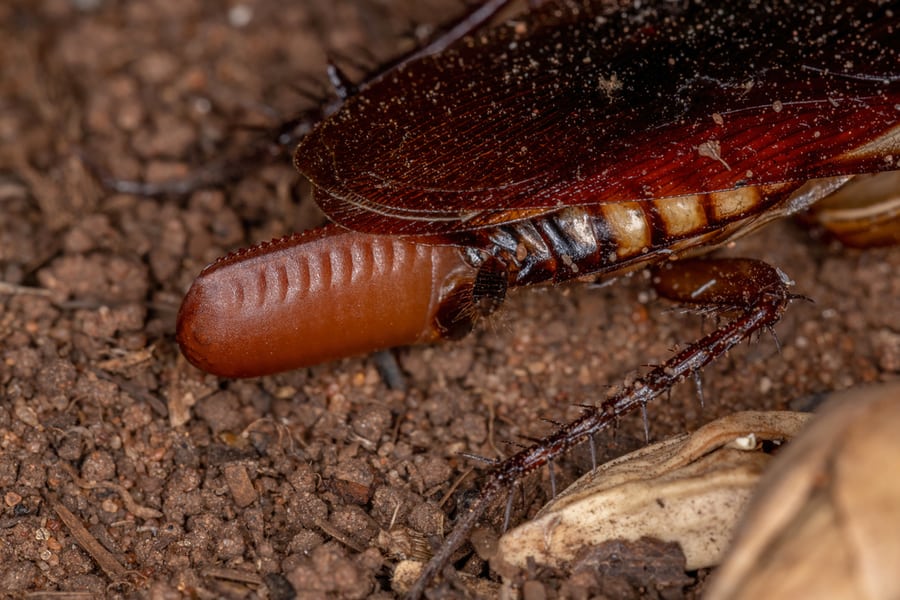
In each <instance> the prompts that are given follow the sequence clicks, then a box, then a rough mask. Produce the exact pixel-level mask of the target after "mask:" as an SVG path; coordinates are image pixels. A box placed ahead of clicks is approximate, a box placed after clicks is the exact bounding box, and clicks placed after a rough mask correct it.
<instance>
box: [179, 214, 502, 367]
mask: <svg viewBox="0 0 900 600" xmlns="http://www.w3.org/2000/svg"><path fill="white" fill-rule="evenodd" d="M485 274H488V275H489V274H490V270H489V269H486V268H485V264H484V261H483V260H482V258H481V257H480V256H479V255H478V254H477V253H474V252H473V251H468V250H465V249H460V248H458V247H455V246H446V245H431V244H422V243H415V241H413V240H410V239H407V238H400V237H397V236H373V235H365V234H359V233H354V232H350V231H346V230H343V229H340V228H338V227H326V228H323V229H319V230H316V231H313V232H307V233H304V234H297V235H292V236H288V237H285V238H282V239H280V240H276V241H273V242H269V243H265V244H260V245H258V246H254V247H253V248H250V249H248V250H241V251H238V252H234V253H232V254H229V255H228V256H226V257H224V258H222V259H219V260H218V261H216V262H215V263H213V264H212V265H210V266H209V267H207V268H206V269H205V270H204V271H203V272H202V273H201V274H200V276H199V277H198V278H197V279H196V281H194V284H193V285H192V286H191V289H190V290H189V291H188V294H187V296H186V297H185V299H184V302H183V303H182V306H181V310H180V311H179V314H178V325H177V334H176V335H177V339H178V344H179V345H180V346H181V350H182V352H183V353H184V355H185V356H186V357H187V358H188V360H189V361H190V362H191V363H192V364H194V365H195V366H197V367H199V368H200V369H203V370H204V371H207V372H209V373H213V374H216V375H219V376H222V377H254V376H258V375H266V374H270V373H275V372H278V371H285V370H289V369H296V368H298V367H301V366H308V365H311V364H316V363H321V362H325V361H328V360H334V359H337V358H342V357H345V356H351V355H354V354H364V353H368V352H372V351H375V350H379V349H383V348H390V347H393V346H399V345H406V344H413V343H421V342H429V341H434V340H437V339H447V338H457V337H461V336H462V335H465V334H466V333H468V331H469V330H470V329H471V327H472V325H473V323H474V321H475V319H476V318H477V317H478V316H479V313H480V312H484V311H485V310H486V309H485V306H484V303H483V302H479V295H481V292H480V291H479V290H480V289H482V287H483V285H482V283H481V281H482V280H483V278H484V275H485ZM492 279H494V280H497V281H501V280H502V278H496V277H493V278H492ZM490 289H491V292H490V296H491V297H492V298H493V297H494V296H497V295H500V296H502V293H503V289H502V282H501V287H500V288H499V290H500V291H499V292H498V291H497V290H498V288H497V287H496V286H493V287H491V288H490ZM493 304H494V303H493V302H490V303H489V304H488V308H490V307H492V306H493Z"/></svg>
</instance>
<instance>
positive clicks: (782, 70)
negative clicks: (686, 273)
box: [295, 0, 900, 234]
mask: <svg viewBox="0 0 900 600" xmlns="http://www.w3.org/2000/svg"><path fill="white" fill-rule="evenodd" d="M611 4H614V3H610V2H608V0H603V1H600V0H595V1H592V2H588V1H586V0H585V1H583V2H581V3H572V2H562V1H560V2H550V3H548V4H545V5H544V6H543V7H542V8H540V9H535V10H534V11H532V12H531V13H529V14H527V15H525V16H523V17H522V18H521V19H519V20H514V21H510V22H509V23H507V24H505V25H502V26H499V27H497V28H494V29H492V30H488V31H485V32H484V33H482V34H478V35H475V36H473V37H470V38H465V39H463V40H461V41H460V42H459V43H457V44H456V45H454V46H453V47H451V48H450V49H448V50H446V51H444V52H442V53H440V54H437V55H433V56H429V57H425V58H422V59H420V60H418V61H415V62H412V63H410V64H408V65H406V66H405V67H403V68H400V69H398V70H395V71H392V72H390V73H389V74H388V75H387V76H385V77H384V78H383V79H381V80H380V81H377V82H374V83H373V84H372V85H370V86H368V87H367V88H366V89H365V90H364V91H363V92H362V93H360V94H359V95H358V96H355V97H353V98H351V99H350V100H349V101H348V102H346V104H345V105H344V107H343V108H342V110H340V111H339V112H338V113H337V114H335V115H334V116H333V117H332V118H330V119H329V120H327V121H325V122H323V123H322V124H321V125H320V126H319V127H318V128H317V129H315V130H314V131H313V132H312V133H311V134H310V135H309V136H307V138H306V139H305V140H303V142H301V144H300V145H299V147H298V148H297V152H296V155H295V162H296V165H297V167H298V168H299V170H300V171H301V172H302V173H304V174H305V175H307V176H308V177H309V178H310V179H311V181H312V182H313V184H314V185H315V186H316V188H317V200H318V202H319V203H320V204H321V206H322V207H323V209H324V210H325V212H326V213H327V214H328V215H329V216H330V217H331V218H332V219H334V220H335V221H337V222H338V223H341V224H342V225H344V226H347V227H350V228H352V229H356V230H360V231H369V232H377V233H397V234H425V233H447V232H453V231H462V230H469V229H474V228H478V227H484V226H488V225H492V224H496V223H501V222H507V221H511V220H516V219H522V218H527V217H532V216H535V215H538V214H541V213H546V212H548V211H551V210H555V209H557V208H559V207H561V206H566V205H587V204H596V203H609V202H624V201H641V200H648V199H660V198H666V197H671V196H680V195H685V194H696V193H704V192H713V191H721V190H727V189H734V188H736V187H741V186H747V185H759V184H769V183H779V182H785V181H805V180H808V179H812V178H816V177H825V176H832V175H841V174H856V173H864V172H876V171H885V170H894V169H897V168H898V161H900V158H898V157H900V46H898V44H897V40H898V39H900V3H898V2H875V1H867V0H854V1H844V2H841V1H840V0H829V1H827V2H820V1H815V2H812V1H807V0H803V1H800V2H791V3H786V2H781V1H780V0H766V1H762V2H760V1H758V0H741V1H735V2H729V3H718V2H694V1H687V2H663V1H656V2H643V3H633V4H636V5H638V6H639V7H638V8H634V7H632V3H627V4H628V6H629V8H621V9H610V5H611Z"/></svg>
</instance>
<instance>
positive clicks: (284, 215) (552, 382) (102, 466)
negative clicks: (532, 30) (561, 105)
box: [0, 0, 900, 598]
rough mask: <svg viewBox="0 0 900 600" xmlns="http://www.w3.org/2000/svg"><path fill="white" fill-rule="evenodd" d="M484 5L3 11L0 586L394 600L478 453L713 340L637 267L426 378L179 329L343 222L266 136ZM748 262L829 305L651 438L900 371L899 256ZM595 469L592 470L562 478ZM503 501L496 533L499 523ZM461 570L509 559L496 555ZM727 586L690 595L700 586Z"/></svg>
mask: <svg viewBox="0 0 900 600" xmlns="http://www.w3.org/2000/svg"><path fill="white" fill-rule="evenodd" d="M459 9H460V5H459V4H458V3H455V2H452V1H440V2H439V1H436V0H434V1H432V2H417V3H412V2H409V3H407V2H395V3H386V2H380V1H378V0H366V1H364V2H353V1H349V0H328V1H326V0H305V1H295V2H276V1H274V0H256V1H252V2H245V3H239V2H228V3H223V2H215V1H212V0H148V1H146V2H113V1H111V0H106V1H105V0H93V1H91V0H41V1H38V2H34V1H31V0H10V1H7V2H4V3H2V5H0V36H2V39H3V40H4V42H3V45H2V48H0V73H2V77H0V399H2V402H0V444H2V452H0V490H2V494H3V504H2V512H0V565H2V566H0V596H9V597H15V598H43V597H66V598H102V597H109V598H119V597H147V598H178V597H192V598H255V597H259V598H293V597H298V598H319V597H335V598H366V597H374V598H390V597H394V596H395V595H396V594H395V592H394V591H393V590H392V588H391V573H392V567H393V566H394V565H395V564H396V562H397V561H398V560H399V559H400V558H402V557H404V556H408V555H413V556H415V555H417V554H416V553H417V552H420V551H421V550H416V548H419V549H421V548H427V547H428V542H427V539H428V538H429V537H430V536H434V535H436V534H439V533H441V532H442V531H443V530H446V528H447V527H448V526H449V525H450V523H451V522H452V519H453V517H454V515H455V512H456V510H457V506H458V505H459V503H461V502H464V501H465V499H466V498H468V497H470V495H471V493H472V490H473V489H474V490H477V488H478V486H479V484H480V483H481V481H482V479H481V475H480V473H482V468H483V467H482V466H481V465H479V464H478V463H475V462H473V461H471V460H470V459H468V458H465V457H463V456H461V455H460V453H461V452H467V453H471V454H476V455H480V456H484V457H487V458H490V459H494V458H499V457H502V456H506V455H509V454H510V453H511V452H512V451H513V450H514V449H515V448H516V446H511V445H509V444H508V443H507V441H512V442H520V441H522V439H523V437H524V436H540V435H544V434H546V433H548V432H549V431H550V430H551V428H552V425H550V424H548V423H547V422H545V421H544V420H543V419H549V420H551V421H566V420H569V419H571V418H573V417H575V416H577V415H578V414H579V410H580V409H579V408H578V406H577V405H578V404H584V403H594V402H597V401H599V400H602V399H603V398H604V397H606V394H607V392H608V386H610V385H615V384H617V383H620V382H622V381H624V380H626V379H627V378H629V377H633V376H634V374H635V373H636V372H638V371H639V370H640V369H641V368H642V365H646V364H650V363H656V362H660V361H662V360H664V359H665V358H667V357H668V356H669V355H670V352H671V350H672V349H673V348H675V347H678V346H683V345H684V344H686V343H688V342H690V341H691V340H693V339H696V338H697V337H698V336H699V335H700V334H701V331H702V329H703V326H704V324H703V323H702V321H701V319H699V318H698V317H696V316H691V315H684V314H681V313H680V312H678V311H673V310H672V306H671V305H669V304H667V303H665V302H663V301H660V300H657V299H656V298H655V297H654V296H653V294H652V292H650V288H649V286H648V284H647V277H646V275H644V274H641V273H639V274H636V275H634V276H632V277H627V278H623V279H622V280H620V281H618V282H616V283H615V285H610V286H605V287H600V288H598V287H588V286H569V287H565V288H559V289H555V288H544V289H538V290H529V291H524V292H521V293H517V294H513V296H512V297H511V298H510V299H509V301H508V302H507V303H506V306H505V308H504V310H503V311H502V312H501V313H500V314H498V315H497V316H495V317H493V318H491V319H490V320H489V322H488V323H487V324H486V325H485V326H483V327H481V328H479V330H478V331H476V332H475V333H474V334H473V335H471V336H469V337H468V338H466V339H465V340H463V341H461V342H458V343H452V344H441V345H436V346H433V347H417V348H407V349H399V350H397V351H396V352H395V353H394V356H396V357H397V359H398V362H399V366H400V369H401V373H402V376H403V380H404V381H403V383H404V388H403V389H402V390H395V389H389V387H388V386H387V385H386V384H385V383H384V380H383V378H382V377H381V376H380V375H379V373H378V371H377V369H376V366H375V365H376V360H375V359H373V357H361V358H352V359H346V360H342V361H339V362H336V363H332V364H326V365H322V366H318V367H314V368H309V369H302V370H298V371H295V372H291V373H286V374H282V375H277V376H272V377H265V378H260V379H252V380H245V381H229V380H220V379H217V378H215V377H212V376H209V375H205V374H203V373H201V372H199V371H197V370H196V369H194V368H193V367H191V366H190V365H188V364H187V362H186V361H185V360H184V359H183V358H182V357H181V356H180V354H179V352H178V349H177V347H176V345H175V342H174V336H173V334H174V323H175V315H176V311H177V308H178V305H179V302H180V298H181V296H182V295H183V294H184V292H185V290H186V289H187V288H188V286H189V285H190V282H191V280H192V278H193V277H195V276H196V274H197V273H198V272H199V271H200V269H201V268H202V267H203V266H204V265H205V264H207V263H208V262H210V261H212V260H213V259H215V258H216V257H218V256H220V255H222V254H224V253H226V252H228V251H230V250H233V249H235V248H238V247H241V246H247V245H250V244H253V243H255V242H258V241H262V240H266V239H270V238H273V237H276V236H280V235H283V234H286V233H289V232H291V231H295V230H301V229H304V228H308V227H311V226H315V225H317V224H319V223H320V222H321V221H322V217H321V215H320V214H319V213H317V212H316V209H315V208H314V205H313V203H312V201H311V199H310V194H309V188H308V185H307V184H306V183H304V182H303V181H300V180H299V177H298V176H296V175H295V174H294V172H293V171H292V168H291V166H290V161H289V157H288V153H285V152H282V153H281V154H278V153H277V152H275V153H270V152H269V150H270V149H275V146H274V145H272V144H268V143H261V142H263V141H266V140H269V139H270V138H271V136H272V133H273V132H274V131H276V130H277V127H278V126H279V124H280V123H282V122H284V121H286V120H288V119H290V118H292V117H294V116H296V115H297V114H299V113H300V112H302V111H303V110H304V109H308V108H310V107H311V106H312V105H311V101H310V100H309V98H308V96H309V93H308V92H309V91H312V92H313V93H314V95H316V94H319V93H320V90H323V89H326V88H325V84H324V81H325V77H324V73H325V66H326V61H327V58H328V56H332V57H336V59H337V60H338V61H339V62H340V63H341V64H344V65H345V67H346V69H347V70H348V71H349V74H350V76H351V78H352V77H358V76H360V74H361V72H362V70H364V68H365V65H370V64H374V63H375V62H377V61H378V60H383V59H384V58H387V57H390V56H392V55H395V54H396V53H397V52H399V51H400V50H402V49H403V48H408V47H410V45H411V44H412V43H413V42H412V41H411V37H414V35H413V36H411V35H410V34H411V33H412V34H415V33H416V32H421V31H423V30H424V29H427V26H428V25H430V24H433V23H438V22H441V21H444V20H446V19H447V18H449V17H450V16H452V15H453V14H454V13H455V12H457V11H459ZM353 65H358V66H359V68H356V67H354V66H353ZM361 126H363V127H364V126H365V125H364V124H362V125H361ZM223 164H224V165H227V166H228V172H227V173H224V174H223V172H222V168H221V165H223ZM198 172H200V173H202V174H204V175H209V176H210V180H211V181H212V183H210V184H207V185H203V186H201V187H200V189H197V190H193V191H189V192H186V193H171V194H163V195H159V196H154V197H149V196H142V195H138V194H132V193H126V191H127V190H125V191H123V190H124V189H125V188H120V190H119V191H115V190H110V188H109V187H105V186H103V185H101V184H100V183H99V182H98V175H99V176H101V177H102V176H106V177H110V178H114V179H119V180H123V181H124V180H139V181H148V182H156V183H158V182H162V181H167V180H170V179H173V178H176V179H177V178H185V177H188V176H190V175H191V174H196V173H198ZM226 175H227V176H226ZM725 251H726V252H729V253H734V254H741V255H746V256H753V257H757V258H762V259H765V260H767V261H769V262H771V263H772V264H775V265H777V266H779V267H781V268H782V269H783V270H784V271H785V272H786V273H788V274H789V275H790V276H791V277H793V278H794V279H795V281H796V287H795V289H796V291H797V292H798V293H801V294H804V295H806V296H809V297H810V298H812V299H813V300H814V303H809V302H797V303H795V304H794V305H793V306H792V307H791V308H790V310H789V311H788V314H787V316H786V317H785V318H784V319H783V321H782V322H781V323H780V324H779V325H778V327H777V334H778V338H779V339H780V342H781V351H780V352H779V351H778V350H777V348H776V345H775V344H774V343H773V341H772V339H771V337H769V336H763V337H762V339H761V340H759V341H758V342H754V343H751V344H746V345H742V346H741V347H740V348H738V349H736V350H735V351H733V352H732V353H731V354H730V355H729V356H728V357H727V358H725V359H723V360H720V361H718V362H717V363H716V364H714V365H713V366H711V367H710V368H708V369H706V371H705V373H704V377H703V380H704V386H705V387H704V393H705V398H706V404H705V407H704V408H702V409H701V407H700V406H699V404H698V402H697V399H696V396H695V393H694V390H693V388H692V387H691V386H689V385H686V384H685V385H680V386H678V387H677V388H676V389H675V390H674V391H673V393H672V395H671V397H670V398H667V399H662V400H660V401H657V402H655V403H654V404H653V405H651V406H650V407H649V417H650V426H651V429H650V431H651V436H652V438H653V439H664V438H666V437H667V436H670V435H672V434H675V433H681V432H684V431H688V430H693V429H696V428H697V427H698V426H700V425H701V424H703V423H705V422H707V421H710V420H712V419H713V418H715V417H717V416H721V415H723V414H727V413H729V412H732V411H736V410H740V409H751V408H752V409H768V408H785V407H788V406H794V407H803V406H808V405H811V404H813V403H814V402H813V401H814V399H815V397H816V396H817V395H819V394H821V393H824V392H827V391H830V390H834V389H841V388H847V387H851V386H854V385H858V384H862V383H865V382H873V381H879V380H887V379H892V378H896V377H897V374H898V371H900V331H898V329H897V322H898V320H897V315H898V314H900V306H898V298H900V280H898V278H897V273H898V272H900V255H898V253H897V252H896V251H895V250H873V251H867V252H861V251H855V250H847V249H844V248H841V247H839V246H836V245H833V244H829V243H827V242H823V241H821V240H817V239H814V236H811V235H810V232H809V231H807V230H806V229H804V228H802V227H800V226H798V225H797V224H795V223H792V222H781V223H776V224H774V225H772V226H770V227H768V228H766V229H765V230H763V231H761V232H759V233H757V234H754V235H753V236H750V237H748V238H746V239H744V240H741V241H739V242H737V243H736V244H733V245H732V246H731V247H729V248H728V249H726V250H725ZM298 318H299V317H298ZM708 328H709V325H707V329H708ZM598 442H599V447H600V452H601V454H602V455H603V456H604V457H606V458H609V457H613V456H617V455H619V454H621V453H623V452H625V451H627V450H630V449H633V448H636V447H638V446H640V445H641V444H642V443H643V426H642V424H641V420H640V417H638V416H636V417H634V418H629V419H625V420H623V421H622V422H621V423H620V425H619V428H618V430H617V432H616V434H615V435H612V434H610V435H608V436H605V437H602V438H601V439H599V440H598ZM582 454H583V453H582ZM584 468H585V461H584V457H583V456H580V455H579V454H577V453H576V456H575V457H574V458H573V459H572V460H570V461H567V462H566V464H561V465H558V467H557V477H558V479H559V480H560V484H562V483H565V482H566V481H571V480H572V479H573V478H574V477H575V476H576V475H577V474H579V473H580V472H582V471H583V469H584ZM464 475H465V478H464V479H463V480H462V481H458V480H459V479H460V478H462V477H463V476H464ZM548 495H549V477H548V476H547V474H546V473H541V474H539V475H534V476H532V477H531V478H529V480H528V481H527V482H526V485H525V486H524V493H523V494H521V496H519V497H518V499H517V502H516V503H515V511H514V512H515V515H514V516H515V518H516V519H522V518H525V517H526V516H527V514H529V513H532V512H534V511H535V510H536V509H537V508H538V507H539V506H540V505H541V503H543V502H544V501H545V500H546V498H547V496H548ZM502 512H503V511H502V508H498V509H497V510H496V511H494V512H493V513H492V514H489V515H488V516H487V517H486V518H485V520H484V527H486V528H487V529H488V530H489V531H493V532H494V533H496V531H498V529H499V524H498V521H499V520H501V519H502ZM659 560H661V559H659V553H658V551H657V550H653V551H652V552H650V551H648V555H647V561H648V563H649V562H652V561H659ZM663 562H664V561H663ZM663 562H661V563H660V564H663ZM457 564H458V566H459V565H462V568H463V569H464V570H466V571H468V572H470V573H475V574H482V573H483V572H484V570H485V564H484V562H483V561H481V560H480V559H479V558H478V557H477V556H468V557H461V560H460V561H459V562H458V563H457ZM662 568H663V567H654V565H653V564H647V566H646V568H644V569H643V570H641V569H638V572H639V573H644V574H645V575H646V580H644V581H641V580H640V577H635V576H631V577H630V578H629V579H627V581H625V583H623V582H622V580H617V581H615V582H614V583H613V584H610V585H611V587H608V588H606V590H605V591H604V589H603V587H602V585H603V582H602V581H601V579H602V578H600V577H594V578H593V579H592V578H589V577H587V578H586V577H585V576H584V575H583V574H582V575H580V576H579V577H578V578H577V579H570V578H569V576H568V574H566V573H561V572H549V571H541V570H537V571H535V572H532V573H526V574H523V578H526V579H529V580H530V581H529V583H528V586H527V590H529V593H530V594H538V595H540V594H543V595H544V596H546V597H549V598H554V597H561V596H567V597H581V596H584V595H588V594H601V593H606V594H607V595H611V596H629V597H644V596H648V597H652V596H654V595H656V594H657V591H656V588H655V587H654V584H653V581H652V577H654V575H653V574H654V573H657V574H658V573H659V572H660V569H662ZM705 576H706V574H705V573H699V574H698V573H690V574H688V576H687V578H686V582H683V585H682V583H679V586H681V587H678V586H676V587H675V591H674V592H673V591H672V590H671V589H670V590H668V591H667V595H671V594H674V596H676V597H677V596H679V595H687V596H693V595H695V594H697V593H698V591H699V590H701V589H702V582H703V580H704V578H705ZM675 579H676V580H679V578H678V577H676V578H675ZM679 581H680V580H679ZM592 586H593V587H592ZM598 586H599V587H598ZM54 593H65V594H63V595H61V596H54V595H52V594H54ZM460 594H461V592H460V591H459V590H458V589H456V588H454V587H452V586H445V587H442V588H440V589H439V590H437V595H438V596H440V597H455V596H459V595H460ZM544 596H541V597H544ZM534 597H537V596H534Z"/></svg>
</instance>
